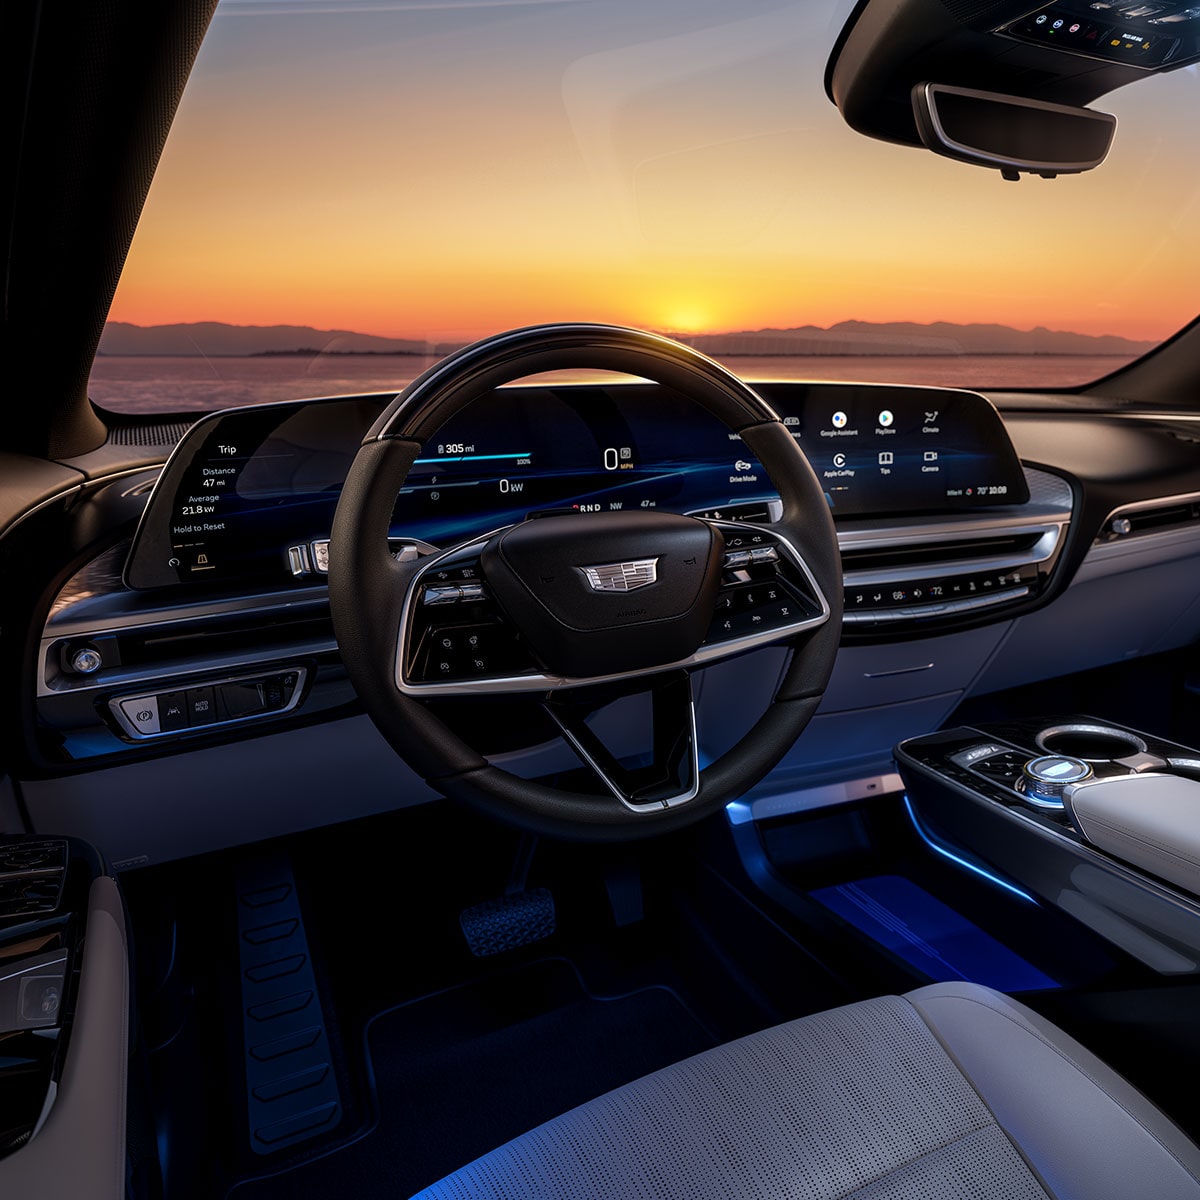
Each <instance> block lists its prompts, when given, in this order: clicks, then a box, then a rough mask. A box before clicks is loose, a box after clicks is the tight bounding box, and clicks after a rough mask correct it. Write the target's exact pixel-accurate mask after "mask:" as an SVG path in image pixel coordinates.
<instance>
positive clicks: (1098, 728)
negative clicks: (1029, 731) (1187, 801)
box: [1033, 721, 1146, 763]
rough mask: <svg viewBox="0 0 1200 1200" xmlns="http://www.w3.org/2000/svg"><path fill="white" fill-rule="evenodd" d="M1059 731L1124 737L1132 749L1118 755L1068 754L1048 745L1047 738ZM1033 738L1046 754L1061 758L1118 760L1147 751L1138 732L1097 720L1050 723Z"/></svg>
mask: <svg viewBox="0 0 1200 1200" xmlns="http://www.w3.org/2000/svg"><path fill="white" fill-rule="evenodd" d="M1059 733H1090V734H1096V735H1097V736H1100V737H1111V738H1122V739H1124V740H1125V741H1127V742H1128V743H1129V744H1130V749H1129V750H1127V751H1122V752H1121V753H1120V754H1118V755H1116V756H1112V755H1108V756H1105V757H1104V758H1085V757H1084V756H1083V755H1082V754H1067V753H1066V751H1064V750H1055V749H1054V748H1053V747H1052V746H1047V745H1046V739H1047V738H1050V737H1054V736H1055V734H1059ZM1033 740H1034V742H1036V743H1037V748H1038V749H1039V750H1041V751H1042V752H1043V753H1044V754H1053V755H1057V756H1058V757H1059V758H1077V759H1079V761H1080V762H1086V763H1094V762H1099V763H1106V762H1116V761H1117V759H1119V758H1125V757H1128V755H1130V754H1145V753H1146V743H1145V742H1144V741H1143V740H1142V739H1141V738H1140V737H1138V735H1137V734H1136V733H1130V732H1129V731H1128V730H1126V729H1117V728H1116V727H1115V726H1112V725H1101V724H1099V723H1098V722H1095V721H1068V722H1067V723H1066V724H1065V725H1050V726H1048V727H1047V728H1046V729H1043V730H1040V731H1039V733H1038V735H1037V737H1035V738H1034V739H1033Z"/></svg>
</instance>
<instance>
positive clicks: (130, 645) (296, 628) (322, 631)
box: [117, 610, 334, 669]
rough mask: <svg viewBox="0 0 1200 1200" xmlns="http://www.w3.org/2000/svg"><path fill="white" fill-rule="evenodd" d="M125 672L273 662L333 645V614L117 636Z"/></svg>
mask: <svg viewBox="0 0 1200 1200" xmlns="http://www.w3.org/2000/svg"><path fill="white" fill-rule="evenodd" d="M117 641H118V644H119V648H120V656H121V663H122V664H123V665H124V666H125V667H126V668H138V669H144V668H146V667H149V666H155V667H163V668H169V667H178V666H180V665H184V664H192V663H194V662H196V661H200V662H209V661H224V660H228V659H233V658H237V657H240V656H242V655H245V654H247V653H248V652H250V653H260V654H261V655H262V656H263V657H270V656H271V655H272V654H274V653H280V654H288V653H291V652H292V651H293V650H294V649H295V647H296V646H297V645H299V644H301V643H303V644H305V645H315V644H318V643H319V644H324V645H332V644H333V641H334V637H333V622H332V620H331V618H330V616H329V613H328V611H327V610H326V611H324V612H320V611H318V612H313V613H310V614H308V615H306V616H299V615H297V614H289V615H287V616H283V615H280V616H275V617H271V618H266V619H264V618H263V617H259V618H257V619H253V618H252V619H250V620H247V619H246V618H245V617H240V618H238V617H235V618H229V619H214V620H211V621H204V622H188V623H182V622H180V623H178V624H176V623H172V624H168V625H160V626H158V627H157V628H141V629H136V630H128V631H125V632H122V633H119V634H118V635H117Z"/></svg>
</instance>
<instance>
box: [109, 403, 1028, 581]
mask: <svg viewBox="0 0 1200 1200" xmlns="http://www.w3.org/2000/svg"><path fill="white" fill-rule="evenodd" d="M759 390H760V392H761V393H762V394H763V396H764V397H765V398H766V399H767V400H768V401H769V402H770V403H771V404H772V405H773V406H774V407H775V408H776V411H778V412H779V413H780V415H781V417H782V418H783V420H784V423H785V425H786V427H787V428H788V429H789V431H790V432H791V433H792V435H793V437H795V439H796V441H797V444H798V445H799V447H800V449H801V450H802V451H803V452H804V454H805V455H806V456H807V458H808V460H809V462H810V463H811V464H812V467H813V469H814V470H815V471H816V473H817V477H818V479H819V480H820V482H821V484H822V486H823V488H824V491H825V495H826V498H827V500H828V502H829V504H830V506H831V508H832V510H833V513H834V516H835V517H837V518H840V517H858V516H871V515H879V514H885V513H886V514H896V513H918V512H946V511H958V510H963V509H970V508H976V507H979V506H982V505H990V504H1019V503H1023V502H1024V501H1025V500H1027V499H1028V491H1027V488H1026V484H1025V478H1024V474H1023V472H1022V470H1021V466H1020V463H1019V462H1018V460H1017V457H1016V454H1015V452H1014V451H1013V448H1012V444H1011V442H1010V441H1009V439H1008V436H1007V434H1006V432H1005V430H1004V427H1003V424H1002V423H1001V421H1000V418H999V416H998V415H997V414H996V412H995V410H994V409H993V408H992V406H991V405H990V404H989V403H988V402H987V400H985V399H984V398H983V397H982V396H979V395H976V394H975V393H971V392H959V391H951V390H948V389H926V388H907V387H888V386H874V385H853V384H772V385H761V386H760V388H759ZM381 409H382V401H380V400H379V399H378V398H377V397H376V398H370V399H336V400H325V401H306V402H297V403H293V404H273V405H263V406H259V407H253V408H245V409H235V410H231V411H228V412H225V413H217V414H214V415H213V416H211V417H206V418H204V419H202V420H201V421H199V422H197V424H196V425H194V426H193V427H192V428H191V430H190V431H189V432H188V434H187V435H186V436H185V437H184V439H183V441H182V442H181V443H180V444H179V446H178V447H177V448H176V450H175V452H174V454H173V455H172V456H171V459H170V461H169V463H168V464H167V466H166V467H165V468H164V471H163V474H162V477H161V478H160V480H159V482H158V485H157V487H156V488H155V490H154V493H153V495H152V496H151V499H150V502H149V504H148V505H147V509H146V512H145V514H144V516H143V519H142V523H141V525H140V527H139V529H138V533H137V536H136V538H135V540H134V545H133V548H132V550H131V553H130V557H129V560H128V563H127V567H126V581H127V583H128V584H129V585H130V586H131V587H134V588H154V587H162V586H167V585H178V584H195V585H199V586H204V585H209V584H216V585H221V586H225V587H229V586H239V587H240V586H243V585H246V584H254V585H279V584H286V582H287V581H288V580H289V579H303V578H305V577H306V576H309V575H317V574H322V573H324V572H326V571H327V570H328V554H329V541H328V539H329V532H330V529H331V528H332V524H333V514H334V510H335V508H336V506H337V500H338V495H339V493H340V491H341V488H342V485H343V483H344V481H345V478H346V474H347V472H348V470H349V468H350V464H351V462H352V461H353V458H354V455H355V453H356V452H357V450H358V447H359V445H360V443H361V441H362V438H363V436H364V435H365V433H366V431H367V430H368V429H369V428H370V426H371V425H372V423H373V422H374V420H375V418H376V417H377V416H378V415H379V413H380V411H381ZM775 494H776V493H775V489H774V488H773V487H772V485H771V482H770V480H769V479H768V478H767V476H766V473H765V472H764V471H763V469H762V467H761V465H760V464H759V463H758V461H757V459H755V457H754V456H753V455H752V454H751V453H749V451H748V449H747V448H746V446H745V444H744V443H743V442H742V440H741V438H740V437H739V436H738V435H737V434H736V433H733V432H731V431H730V430H728V429H727V428H726V427H725V426H724V425H722V424H721V423H720V422H719V421H717V420H716V419H715V418H713V417H711V416H710V415H709V414H708V413H706V412H705V411H704V410H702V409H701V408H699V407H698V406H697V405H696V404H695V403H694V402H693V401H691V400H689V399H687V398H686V397H684V396H682V395H679V394H678V393H675V392H672V391H670V390H669V389H666V388H663V387H659V386H658V385H655V384H636V383H630V384H612V385H608V386H599V385H572V386H562V387H553V386H539V387H506V388H502V389H500V390H498V391H496V392H494V393H491V394H489V395H487V396H485V397H482V398H481V399H480V400H479V401H476V403H475V404H473V405H472V406H471V407H470V408H468V409H466V410H465V411H464V412H462V413H460V414H459V415H458V416H457V417H455V418H454V419H453V420H452V421H451V422H449V423H448V424H447V425H446V426H445V427H444V428H443V429H442V430H441V431H440V432H439V434H438V435H437V436H436V437H434V438H433V439H431V441H430V442H429V443H428V444H427V445H426V446H425V447H424V450H423V452H422V454H421V456H420V457H419V458H418V459H417V461H416V463H415V465H414V467H413V470H412V471H411V473H410V475H409V477H408V479H407V480H406V482H405V485H404V487H403V489H402V490H401V492H400V494H399V496H398V497H397V501H396V507H395V511H394V514H393V520H392V532H393V534H394V536H395V537H397V538H403V539H412V540H419V541H423V542H428V543H432V544H434V545H439V546H450V545H455V544H457V543H459V542H462V541H465V540H467V539H469V538H474V537H479V536H482V535H483V534H486V533H488V532H489V531H491V530H494V529H499V528H501V527H503V526H505V525H508V524H511V523H512V522H514V521H520V520H522V519H524V518H525V517H526V516H527V515H528V514H529V513H531V512H544V511H548V510H555V511H572V512H580V513H593V512H595V513H599V512H619V511H630V510H652V509H656V508H663V509H667V510H669V511H672V512H703V513H706V514H710V515H714V516H715V515H718V514H720V513H722V512H725V511H727V510H728V509H730V508H731V507H732V508H736V509H739V510H745V508H746V507H747V506H749V507H750V509H751V510H752V511H753V510H761V512H762V514H763V516H764V519H765V513H766V506H767V504H768V502H769V501H770V500H772V499H773V498H774V497H775Z"/></svg>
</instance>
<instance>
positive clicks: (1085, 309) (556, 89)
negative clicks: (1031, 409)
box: [110, 0, 1200, 341]
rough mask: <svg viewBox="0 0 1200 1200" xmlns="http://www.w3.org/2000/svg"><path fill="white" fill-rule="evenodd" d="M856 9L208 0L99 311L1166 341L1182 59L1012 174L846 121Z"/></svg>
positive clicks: (1194, 246)
mask: <svg viewBox="0 0 1200 1200" xmlns="http://www.w3.org/2000/svg"><path fill="white" fill-rule="evenodd" d="M844 7H845V6H844V5H841V6H838V5H833V4H831V5H830V6H829V11H824V9H825V6H824V5H821V4H815V3H809V2H806V3H803V4H796V5H792V6H788V7H783V8H780V7H779V5H778V3H777V2H776V3H775V4H766V3H754V2H748V3H745V4H742V5H739V6H738V7H737V8H736V10H735V11H736V15H735V16H732V17H731V15H730V7H729V6H728V4H722V3H718V2H717V0H686V2H685V0H659V2H658V3H654V4H647V3H646V2H645V0H639V2H638V3H633V2H632V0H602V2H598V3H591V2H589V0H563V2H561V3H536V2H527V3H521V4H515V3H514V4H496V3H488V4H477V5H474V6H473V5H470V4H459V5H456V6H454V7H446V8H442V7H439V6H438V5H437V4H418V3H397V4H387V3H381V4H370V5H366V4H358V5H356V4H348V5H346V6H344V7H342V6H338V5H336V4H316V3H303V2H299V0H297V2H293V3H285V2H280V3H270V2H268V0H241V2H240V3H239V2H237V0H232V2H231V0H223V2H222V4H221V6H220V7H219V9H218V14H217V17H216V19H215V21H214V24H213V27H212V29H211V31H210V35H209V38H208V41H207V43H206V45H205V47H204V48H203V49H202V51H201V55H200V60H199V63H198V65H197V69H196V71H195V73H194V75H193V78H192V80H191V82H190V83H189V85H188V90H187V93H186V95H185V98H184V102H183V105H182V107H181V109H180V113H179V116H178V118H177V120H176V126H175V129H174V130H173V132H172V135H171V137H170V139H169V141H168V144H167V148H166V151H165V153H164V156H163V159H162V163H161V165H160V168H159V171H158V175H157V177H156V180H155V183H154V186H153V188H152V191H151V194H150V198H149V201H148V203H147V206H146V210H145V213H144V214H143V219H142V222H141V225H140V227H139V230H138V233H137V235H136V238H135V240H134V244H133V248H132V250H131V253H130V256H129V260H128V263H127V265H126V269H125V273H124V276H123V278H122V281H121V284H120V287H119V290H118V293H117V297H116V300H115V303H114V305H113V308H112V312H111V314H110V315H111V319H113V320H120V321H131V322H135V323H137V324H142V325H149V324H166V323H174V322H185V321H227V322H231V323H235V324H298V325H312V326H316V327H318V328H332V329H350V330H355V331H359V332H365V333H375V334H382V335H385V336H392V337H407V338H417V339H428V340H431V341H444V340H452V339H456V338H469V337H475V336H479V335H482V334H486V333H490V332H494V331H496V330H499V329H503V328H507V327H512V326H517V325H523V324H529V323H533V322H538V321H551V320H574V319H584V320H601V321H616V322H621V323H627V324H633V325H639V326H646V327H651V328H656V329H666V330H674V331H679V332H711V331H725V330H735V329H757V328H762V327H768V326H769V327H779V328H786V327H792V326H798V325H807V324H815V325H822V326H826V325H830V324H832V323H834V322H837V321H841V320H847V319H857V320H863V321H917V322H932V321H943V320H944V321H955V322H999V323H1003V324H1008V325H1013V326H1016V327H1018V328H1030V327H1032V326H1035V325H1044V326H1048V327H1050V328H1057V329H1070V330H1076V331H1079V332H1084V333H1097V334H1099V333H1115V334H1121V335H1124V336H1127V337H1135V338H1153V339H1159V338H1162V337H1164V336H1166V335H1168V334H1170V333H1171V332H1173V331H1174V330H1175V329H1177V328H1179V327H1180V326H1181V325H1183V324H1184V323H1185V322H1187V321H1188V320H1190V319H1191V317H1192V316H1194V315H1195V312H1196V310H1197V308H1200V302H1198V300H1197V285H1196V280H1197V278H1200V244H1198V242H1200V239H1196V238H1195V237H1194V236H1193V233H1192V231H1193V230H1194V228H1195V225H1196V217H1197V213H1198V201H1200V187H1198V184H1200V175H1198V173H1197V169H1196V166H1195V164H1196V163H1198V162H1200V122H1198V121H1195V120H1194V118H1193V116H1192V114H1194V112H1195V111H1196V104H1197V98H1198V97H1197V92H1198V91H1200V81H1197V79H1196V77H1195V74H1194V73H1193V72H1192V71H1191V70H1186V71H1182V72H1177V73H1175V74H1173V75H1169V76H1164V77H1161V78H1158V79H1154V80H1150V81H1147V82H1145V83H1140V84H1138V85H1136V86H1135V87H1131V88H1127V89H1125V91H1124V92H1122V93H1119V94H1117V95H1116V96H1114V97H1112V98H1110V100H1109V101H1108V102H1107V103H1101V104H1099V105H1098V107H1102V108H1105V107H1106V108H1108V109H1109V110H1110V111H1114V112H1116V113H1117V115H1118V118H1119V128H1118V132H1117V137H1116V143H1115V147H1114V150H1113V152H1112V155H1111V157H1110V160H1109V162H1108V163H1106V164H1105V165H1104V166H1103V167H1101V168H1100V169H1099V170H1097V171H1095V172H1092V173H1091V174H1089V175H1085V176H1079V177H1074V178H1063V179H1059V180H1056V181H1053V182H1048V181H1043V180H1037V179H1032V180H1030V179H1027V180H1023V181H1022V182H1021V183H1019V184H1011V183H1005V182H1003V181H1001V180H1000V178H999V176H998V175H996V174H995V173H991V172H987V171H984V170H980V169H976V168H971V167H966V166H960V165H957V164H954V163H950V162H948V161H945V160H942V159H938V158H936V157H934V156H933V155H930V154H927V153H924V152H918V151H915V150H910V149H905V148H901V147H895V146H889V145H885V144H883V143H879V142H873V141H870V140H868V139H865V138H863V137H861V136H859V135H857V134H854V133H853V132H851V131H850V130H849V129H848V128H847V127H846V126H845V125H844V124H843V123H842V121H841V118H840V117H839V115H838V113H837V111H836V109H835V108H834V107H833V106H832V105H831V104H830V103H829V102H828V100H827V99H826V98H825V95H824V92H823V89H822V82H821V73H822V69H823V66H824V59H825V56H826V55H827V53H828V49H829V46H830V45H831V44H832V41H833V37H834V35H835V33H836V27H837V24H838V20H837V17H838V13H840V12H841V9H842V8H844Z"/></svg>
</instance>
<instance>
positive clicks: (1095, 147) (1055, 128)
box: [912, 83, 1117, 179]
mask: <svg viewBox="0 0 1200 1200" xmlns="http://www.w3.org/2000/svg"><path fill="white" fill-rule="evenodd" d="M912 101H913V115H914V116H915V117H916V122H917V132H918V133H919V134H920V136H921V141H922V142H923V143H924V144H925V145H926V146H927V147H928V148H929V149H930V150H932V151H933V152H934V153H935V154H942V155H945V156H946V157H947V158H954V159H957V160H958V161H959V162H967V163H974V164H975V165H976V166H980V167H993V168H996V169H997V170H999V171H1000V173H1001V174H1002V175H1003V176H1004V178H1005V179H1017V178H1019V174H1020V172H1022V171H1024V172H1027V173H1030V174H1035V175H1041V176H1043V177H1044V178H1046V179H1053V178H1054V176H1055V175H1075V174H1078V173H1079V172H1080V171H1090V170H1091V169H1092V168H1093V167H1098V166H1099V165H1100V164H1101V163H1102V162H1103V161H1104V159H1105V158H1106V157H1107V155H1108V148H1109V146H1111V145H1112V139H1113V133H1114V132H1115V131H1116V128H1117V118H1116V117H1114V116H1112V115H1111V114H1110V113H1102V112H1096V111H1095V110H1094V109H1090V108H1073V107H1071V106H1069V105H1065V104H1049V103H1047V102H1046V101H1044V100H1026V99H1024V98H1023V97H1020V96H1002V95H999V94H998V93H996V92H980V91H976V90H975V89H974V88H961V87H950V86H949V85H947V84H941V83H919V84H917V85H916V87H914V88H913V91H912Z"/></svg>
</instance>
